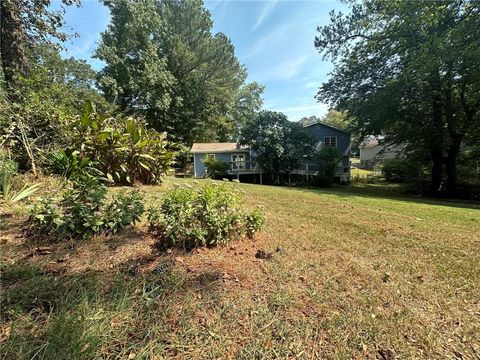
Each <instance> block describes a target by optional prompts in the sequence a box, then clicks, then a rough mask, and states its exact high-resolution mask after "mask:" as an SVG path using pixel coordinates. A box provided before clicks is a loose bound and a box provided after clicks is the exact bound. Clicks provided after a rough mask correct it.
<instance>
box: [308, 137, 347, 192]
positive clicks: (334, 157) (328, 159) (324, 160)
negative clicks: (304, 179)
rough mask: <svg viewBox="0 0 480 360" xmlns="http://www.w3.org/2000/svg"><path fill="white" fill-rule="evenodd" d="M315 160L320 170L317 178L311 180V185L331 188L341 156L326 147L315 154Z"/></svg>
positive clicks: (333, 149) (336, 151)
mask: <svg viewBox="0 0 480 360" xmlns="http://www.w3.org/2000/svg"><path fill="white" fill-rule="evenodd" d="M315 160H317V161H318V164H319V167H320V170H319V171H318V174H317V176H316V177H314V178H313V185H314V186H320V187H329V186H331V185H332V183H333V180H334V178H335V174H336V172H337V168H338V164H339V163H340V161H342V156H341V154H340V153H339V152H338V150H337V149H335V148H331V147H326V148H323V149H322V150H320V151H319V152H317V153H316V154H315Z"/></svg>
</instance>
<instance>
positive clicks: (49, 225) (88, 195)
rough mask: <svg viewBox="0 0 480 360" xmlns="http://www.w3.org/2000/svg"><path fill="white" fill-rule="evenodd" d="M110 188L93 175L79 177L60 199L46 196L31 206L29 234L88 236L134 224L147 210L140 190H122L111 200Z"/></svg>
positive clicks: (110, 231)
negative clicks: (122, 191) (108, 196)
mask: <svg viewBox="0 0 480 360" xmlns="http://www.w3.org/2000/svg"><path fill="white" fill-rule="evenodd" d="M106 195H107V189H106V187H105V186H104V185H103V184H102V183H101V182H100V180H99V179H98V178H96V177H94V176H88V175H87V176H82V177H80V178H78V179H76V180H75V181H74V182H73V183H72V186H71V187H70V188H69V189H67V190H66V191H65V192H64V193H63V194H62V195H61V197H60V198H59V199H54V198H51V197H46V198H43V199H41V200H40V201H39V202H38V203H37V204H35V205H34V206H33V208H32V209H31V214H30V217H29V220H28V223H29V226H30V229H29V230H30V231H29V232H30V234H32V235H44V236H47V237H53V238H60V237H68V238H84V239H85V238H89V237H91V236H93V235H97V234H101V233H116V232H118V231H120V230H122V229H123V228H125V227H127V226H128V225H130V224H135V222H136V221H138V220H139V219H140V216H141V215H142V213H143V212H144V207H143V204H142V198H143V197H142V195H141V194H140V193H139V192H138V191H137V190H132V191H130V192H127V193H121V194H119V195H117V196H114V198H113V199H112V200H111V201H110V202H108V201H107V199H106Z"/></svg>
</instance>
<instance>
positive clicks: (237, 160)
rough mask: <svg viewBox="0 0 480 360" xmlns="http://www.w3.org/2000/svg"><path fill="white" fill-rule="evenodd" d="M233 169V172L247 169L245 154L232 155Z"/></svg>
mask: <svg viewBox="0 0 480 360" xmlns="http://www.w3.org/2000/svg"><path fill="white" fill-rule="evenodd" d="M232 169H233V170H244V169H245V154H232Z"/></svg>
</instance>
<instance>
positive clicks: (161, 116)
mask: <svg viewBox="0 0 480 360" xmlns="http://www.w3.org/2000/svg"><path fill="white" fill-rule="evenodd" d="M105 4H106V5H107V6H108V7H109V8H110V11H111V15H112V17H111V23H110V25H109V27H108V29H107V30H106V31H105V32H104V33H102V36H101V42H100V45H99V47H98V49H97V51H96V57H98V58H99V59H101V60H103V61H105V62H106V67H105V68H104V69H103V70H102V71H101V72H100V76H99V82H100V85H101V88H102V89H103V91H104V92H105V94H106V96H107V98H108V99H109V100H111V101H114V102H115V103H117V104H118V105H119V106H120V108H121V109H122V110H124V111H127V112H136V113H140V114H142V115H144V116H145V117H146V118H147V120H148V121H149V123H150V124H151V125H152V126H154V127H155V128H156V129H158V130H162V131H168V132H169V134H170V135H171V136H173V137H174V138H175V139H178V140H181V141H183V142H185V143H191V142H193V141H194V140H195V141H202V140H208V141H212V140H214V139H222V138H225V137H228V136H229V135H230V134H231V133H232V132H233V131H234V129H235V128H236V126H235V124H233V122H234V121H236V119H233V118H232V117H231V116H229V115H231V112H232V109H234V108H235V104H236V103H237V108H236V111H238V112H240V114H239V117H240V120H239V121H243V120H242V119H243V117H244V115H245V109H243V108H242V106H243V104H242V101H241V99H242V98H245V95H242V92H243V93H245V92H247V91H251V92H252V94H253V95H251V96H253V98H256V97H257V94H259V93H261V90H262V89H261V87H259V86H258V84H251V85H250V87H243V88H242V85H243V84H244V81H245V79H246V76H247V73H246V70H245V67H244V66H243V65H241V64H240V62H239V61H238V59H237V58H236V56H235V51H234V47H233V45H232V43H231V41H230V39H228V38H227V37H226V36H225V35H224V34H222V33H216V34H213V33H212V24H213V23H212V19H211V15H210V12H209V11H208V10H206V9H205V8H204V7H203V3H202V1H200V0H193V1H176V0H162V1H155V0H142V1H132V0H120V1H105ZM248 96H250V95H248ZM257 102H258V101H257ZM250 103H251V104H252V103H253V105H254V106H253V107H254V108H256V107H258V105H256V104H255V103H254V102H250Z"/></svg>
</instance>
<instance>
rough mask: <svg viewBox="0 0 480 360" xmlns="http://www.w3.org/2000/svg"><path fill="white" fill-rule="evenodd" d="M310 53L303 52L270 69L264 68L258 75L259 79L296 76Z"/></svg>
mask: <svg viewBox="0 0 480 360" xmlns="http://www.w3.org/2000/svg"><path fill="white" fill-rule="evenodd" d="M311 56H312V55H311V54H304V55H301V56H299V57H297V58H294V59H290V60H287V61H284V62H282V63H280V64H278V65H276V66H274V67H273V68H271V69H270V70H266V71H264V72H263V74H261V75H260V76H259V78H260V81H269V80H288V79H292V78H294V77H295V76H297V75H298V74H299V73H300V72H301V70H302V68H303V66H304V65H305V63H306V62H307V61H308V60H309V59H310V58H311Z"/></svg>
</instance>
